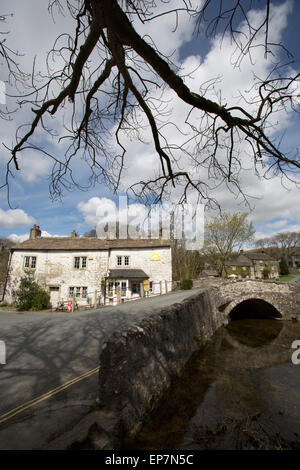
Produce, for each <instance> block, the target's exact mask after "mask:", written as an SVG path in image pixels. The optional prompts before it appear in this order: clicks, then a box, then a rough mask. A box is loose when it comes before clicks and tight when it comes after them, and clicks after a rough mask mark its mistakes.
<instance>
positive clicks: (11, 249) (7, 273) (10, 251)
mask: <svg viewBox="0 0 300 470" xmlns="http://www.w3.org/2000/svg"><path fill="white" fill-rule="evenodd" d="M12 254H13V248H10V250H9V259H8V263H7V270H6V276H5V282H4V287H3V292H2V299H1V302H3V300H4V297H5V291H6V287H7V281H8V275H9V269H10V265H11V258H12Z"/></svg>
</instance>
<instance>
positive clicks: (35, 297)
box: [16, 272, 50, 310]
mask: <svg viewBox="0 0 300 470" xmlns="http://www.w3.org/2000/svg"><path fill="white" fill-rule="evenodd" d="M49 301H50V295H49V294H48V292H46V291H45V290H44V289H43V288H42V287H41V286H39V284H38V283H37V282H36V281H35V279H34V275H33V273H31V272H29V273H26V274H25V275H24V276H23V277H22V278H21V280H20V284H19V288H18V290H17V292H16V303H17V308H18V310H30V309H32V310H42V309H44V308H46V307H47V306H48V304H49Z"/></svg>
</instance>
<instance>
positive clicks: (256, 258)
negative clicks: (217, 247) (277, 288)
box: [224, 250, 279, 279]
mask: <svg viewBox="0 0 300 470" xmlns="http://www.w3.org/2000/svg"><path fill="white" fill-rule="evenodd" d="M225 265H226V271H227V273H226V275H227V276H232V277H233V276H236V277H239V278H248V279H264V278H268V279H276V278H279V262H278V261H277V260H275V259H274V258H272V257H271V256H270V255H268V254H267V253H265V251H264V250H261V251H259V252H251V251H247V252H244V251H243V250H241V252H240V254H239V255H238V256H237V257H236V258H235V259H232V260H230V261H227V262H226V263H225ZM224 274H225V273H224Z"/></svg>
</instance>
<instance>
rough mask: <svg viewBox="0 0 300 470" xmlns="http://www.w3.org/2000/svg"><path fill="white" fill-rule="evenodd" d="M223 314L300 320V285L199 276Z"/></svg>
mask: <svg viewBox="0 0 300 470" xmlns="http://www.w3.org/2000/svg"><path fill="white" fill-rule="evenodd" d="M194 287H205V288H208V289H209V291H210V296H211V298H212V300H213V303H214V304H215V307H216V310H217V312H220V313H222V315H223V316H224V318H225V319H226V317H230V318H231V319H233V318H235V319H238V318H243V316H251V317H264V318H278V319H280V318H282V319H286V320H291V319H298V320H300V285H297V284H288V283H281V282H270V281H259V280H256V281H255V280H236V281H233V280H228V279H219V278H210V279H207V278H206V279H197V280H195V281H194Z"/></svg>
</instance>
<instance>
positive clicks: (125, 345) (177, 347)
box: [99, 291, 224, 437]
mask: <svg viewBox="0 0 300 470" xmlns="http://www.w3.org/2000/svg"><path fill="white" fill-rule="evenodd" d="M223 321H224V318H223V315H222V314H221V313H220V312H217V311H216V310H215V308H214V305H213V303H212V299H211V297H210V294H209V292H208V291H205V292H202V293H200V294H197V295H195V296H193V297H191V298H189V299H187V300H185V301H183V302H182V303H177V304H174V305H172V306H171V307H168V308H165V309H164V310H162V311H161V313H160V314H156V315H153V316H150V317H147V318H145V319H144V320H142V321H141V322H140V323H138V324H136V325H135V326H133V327H131V328H129V329H128V330H127V331H126V332H119V333H115V334H114V335H113V336H112V337H110V338H109V340H108V341H107V342H106V343H105V344H104V346H103V350H102V353H101V355H100V373H99V398H100V405H102V406H103V407H104V408H105V411H106V412H108V413H110V414H112V415H114V416H115V417H118V418H119V419H118V424H119V428H118V429H119V434H120V437H121V436H122V435H127V436H130V435H134V434H135V433H136V432H137V431H138V430H139V428H140V426H141V425H142V423H143V420H144V418H145V417H146V416H147V414H148V413H149V412H150V411H152V410H153V409H154V408H155V406H156V405H157V404H158V402H159V399H160V398H161V396H162V394H163V392H164V391H165V390H166V389H167V388H168V387H169V385H170V382H171V377H172V376H173V375H174V374H178V373H180V371H181V369H182V367H183V365H184V364H185V363H186V361H187V360H188V359H189V358H190V356H191V354H192V353H193V352H194V351H195V350H197V349H199V347H200V346H201V345H204V344H205V342H206V341H207V340H208V339H209V338H210V337H211V336H212V335H213V333H214V332H215V331H216V329H217V328H219V327H220V326H221V325H222V324H223Z"/></svg>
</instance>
